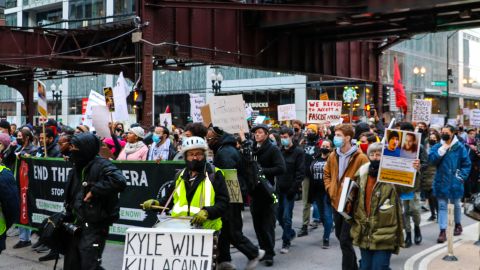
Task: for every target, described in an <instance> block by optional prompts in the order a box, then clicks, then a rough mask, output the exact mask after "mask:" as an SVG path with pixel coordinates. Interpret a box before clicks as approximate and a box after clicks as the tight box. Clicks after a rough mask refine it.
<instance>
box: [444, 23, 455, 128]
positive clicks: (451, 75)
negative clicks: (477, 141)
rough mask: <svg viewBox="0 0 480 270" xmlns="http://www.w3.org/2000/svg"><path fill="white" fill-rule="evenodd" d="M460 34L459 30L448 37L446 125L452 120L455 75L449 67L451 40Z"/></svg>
mask: <svg viewBox="0 0 480 270" xmlns="http://www.w3.org/2000/svg"><path fill="white" fill-rule="evenodd" d="M457 32H458V30H456V31H455V32H453V33H451V34H450V35H448V36H447V93H446V100H447V111H446V114H445V124H447V123H448V119H449V118H450V102H449V100H448V99H449V98H450V83H451V82H452V83H453V73H452V69H451V68H450V67H449V65H450V57H449V56H450V42H449V41H450V38H452V37H453V36H454V35H455V34H456V33H457Z"/></svg>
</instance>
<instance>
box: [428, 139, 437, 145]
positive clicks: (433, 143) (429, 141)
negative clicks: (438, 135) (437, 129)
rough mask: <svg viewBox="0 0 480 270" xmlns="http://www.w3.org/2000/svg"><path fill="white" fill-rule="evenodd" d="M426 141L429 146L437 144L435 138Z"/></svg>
mask: <svg viewBox="0 0 480 270" xmlns="http://www.w3.org/2000/svg"><path fill="white" fill-rule="evenodd" d="M428 143H429V144H430V146H434V145H435V144H437V141H436V140H428Z"/></svg>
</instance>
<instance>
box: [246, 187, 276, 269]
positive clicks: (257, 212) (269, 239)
mask: <svg viewBox="0 0 480 270" xmlns="http://www.w3.org/2000/svg"><path fill="white" fill-rule="evenodd" d="M261 195H263V194H261ZM250 212H251V213H252V219H253V228H254V229H255V234H256V235H257V239H258V244H259V245H260V248H261V249H263V250H265V257H264V259H267V260H270V259H273V256H275V251H274V250H273V248H274V247H275V222H276V219H275V213H276V211H275V205H274V204H272V203H271V202H268V201H266V199H265V196H263V197H262V196H258V195H257V194H255V195H253V196H252V200H251V203H250Z"/></svg>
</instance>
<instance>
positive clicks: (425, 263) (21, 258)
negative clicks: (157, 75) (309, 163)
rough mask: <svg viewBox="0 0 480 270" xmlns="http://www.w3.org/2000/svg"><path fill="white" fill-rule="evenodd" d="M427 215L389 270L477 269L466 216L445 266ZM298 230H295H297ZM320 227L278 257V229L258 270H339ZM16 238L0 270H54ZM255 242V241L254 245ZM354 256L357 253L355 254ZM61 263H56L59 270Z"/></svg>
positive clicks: (473, 232)
mask: <svg viewBox="0 0 480 270" xmlns="http://www.w3.org/2000/svg"><path fill="white" fill-rule="evenodd" d="M301 209H302V206H301V202H297V203H296V205H295V209H294V226H296V227H299V226H300V224H301ZM428 217H429V213H423V214H422V225H421V227H422V234H423V242H422V244H421V245H415V244H414V245H413V246H412V247H411V248H409V249H402V250H401V251H400V254H399V255H398V256H396V255H393V256H392V259H391V268H392V270H397V269H398V270H400V269H404V270H413V269H419V270H426V269H450V270H453V269H462V270H478V269H480V268H479V265H480V246H475V245H473V243H474V242H475V241H476V240H477V237H478V224H477V223H475V222H473V220H471V219H469V218H468V217H466V216H463V219H462V222H463V225H464V231H463V234H462V235H461V236H459V237H455V240H454V241H455V244H454V255H456V256H457V258H458V259H459V260H458V261H457V262H446V261H443V260H442V258H443V256H445V255H446V254H447V248H446V244H441V245H440V244H437V243H436V239H437V236H438V224H437V223H434V222H433V223H432V222H428V221H426V220H427V218H428ZM244 223H245V224H244V233H245V234H246V235H247V236H248V237H250V238H251V239H255V232H254V230H253V226H252V223H251V217H250V213H249V211H245V212H244ZM297 229H298V228H297ZM322 230H323V228H322V226H320V227H319V228H318V229H315V230H312V231H311V232H310V234H309V235H308V236H305V237H301V238H296V239H295V240H294V241H293V244H292V248H291V249H290V253H288V254H285V255H283V254H280V253H279V252H278V250H279V249H280V247H281V239H280V236H281V228H280V227H279V226H277V234H276V238H277V241H276V250H277V256H276V257H275V264H274V266H273V268H268V267H265V266H264V265H263V264H259V267H257V269H341V253H340V247H339V243H338V241H337V239H336V238H335V235H334V233H332V235H331V239H330V245H331V247H330V249H322V248H321V235H322ZM16 240H17V238H16V237H13V238H11V237H9V238H8V240H7V250H6V251H5V252H4V253H2V255H0V262H1V264H0V270H10V269H15V270H44V269H45V270H46V269H53V262H52V261H51V262H48V263H39V262H38V257H40V256H43V254H42V255H40V254H38V253H36V252H33V251H31V249H30V247H27V248H23V249H19V250H13V249H11V247H12V245H13V244H14V243H15V241H16ZM254 242H255V241H254ZM122 253H123V246H120V245H116V244H108V245H107V248H106V250H105V252H104V256H103V260H104V262H103V267H104V268H105V269H108V270H110V269H112V270H113V269H121V267H122ZM357 255H359V252H358V250H357ZM232 258H233V260H234V263H235V264H236V266H237V269H243V267H244V266H245V264H246V262H247V259H246V257H245V256H243V255H242V254H241V253H239V252H238V251H237V250H236V249H232ZM62 264H63V260H60V261H59V267H57V269H62Z"/></svg>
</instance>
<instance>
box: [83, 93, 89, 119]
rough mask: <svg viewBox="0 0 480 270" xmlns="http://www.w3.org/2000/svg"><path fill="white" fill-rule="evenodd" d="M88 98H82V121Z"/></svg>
mask: <svg viewBox="0 0 480 270" xmlns="http://www.w3.org/2000/svg"><path fill="white" fill-rule="evenodd" d="M87 104H88V98H82V122H83V121H85V113H86V112H87Z"/></svg>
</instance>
